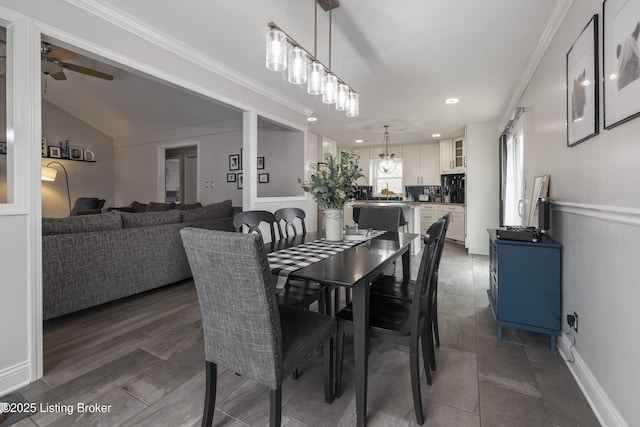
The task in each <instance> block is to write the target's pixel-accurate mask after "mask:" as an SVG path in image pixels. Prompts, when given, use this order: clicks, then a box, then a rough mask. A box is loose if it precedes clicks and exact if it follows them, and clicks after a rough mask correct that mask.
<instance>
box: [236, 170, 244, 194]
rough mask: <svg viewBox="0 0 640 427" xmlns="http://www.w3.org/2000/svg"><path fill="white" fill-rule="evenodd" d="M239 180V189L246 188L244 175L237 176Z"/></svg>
mask: <svg viewBox="0 0 640 427" xmlns="http://www.w3.org/2000/svg"><path fill="white" fill-rule="evenodd" d="M237 179H238V182H237V183H236V184H237V187H238V189H239V190H240V189H242V188H244V180H243V178H242V174H241V173H239V174H237Z"/></svg>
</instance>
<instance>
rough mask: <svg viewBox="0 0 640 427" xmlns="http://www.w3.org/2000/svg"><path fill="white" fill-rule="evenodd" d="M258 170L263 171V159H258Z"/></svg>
mask: <svg viewBox="0 0 640 427" xmlns="http://www.w3.org/2000/svg"><path fill="white" fill-rule="evenodd" d="M258 169H264V157H258Z"/></svg>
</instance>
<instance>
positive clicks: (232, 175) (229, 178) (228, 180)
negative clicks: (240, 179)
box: [227, 173, 236, 182]
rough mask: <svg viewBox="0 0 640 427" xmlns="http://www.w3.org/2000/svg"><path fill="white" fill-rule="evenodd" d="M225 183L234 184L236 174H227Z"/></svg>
mask: <svg viewBox="0 0 640 427" xmlns="http://www.w3.org/2000/svg"><path fill="white" fill-rule="evenodd" d="M227 182H236V174H235V173H228V174H227Z"/></svg>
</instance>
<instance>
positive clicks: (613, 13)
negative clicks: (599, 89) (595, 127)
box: [602, 0, 640, 129]
mask: <svg viewBox="0 0 640 427" xmlns="http://www.w3.org/2000/svg"><path fill="white" fill-rule="evenodd" d="M603 9H604V10H603V16H604V30H603V33H604V35H603V40H602V44H603V56H604V60H603V66H604V70H603V74H604V79H603V80H604V127H605V129H611V128H612V127H614V126H618V125H620V124H622V123H624V122H626V121H629V120H631V119H633V118H635V117H638V116H640V44H639V43H638V36H639V35H640V1H636V0H605V2H604V5H603Z"/></svg>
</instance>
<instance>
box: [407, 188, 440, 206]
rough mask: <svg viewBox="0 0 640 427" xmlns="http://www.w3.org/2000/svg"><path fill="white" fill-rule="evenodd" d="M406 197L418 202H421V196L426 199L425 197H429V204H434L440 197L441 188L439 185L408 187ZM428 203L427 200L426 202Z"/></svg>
mask: <svg viewBox="0 0 640 427" xmlns="http://www.w3.org/2000/svg"><path fill="white" fill-rule="evenodd" d="M405 188H406V192H405V195H406V196H407V197H408V198H409V199H413V200H415V201H416V202H417V201H419V199H420V195H422V196H423V198H425V197H424V196H425V195H428V196H429V200H428V201H429V202H433V201H434V199H435V197H436V196H440V191H441V186H439V185H412V186H406V187H405ZM425 201H426V200H425Z"/></svg>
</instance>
